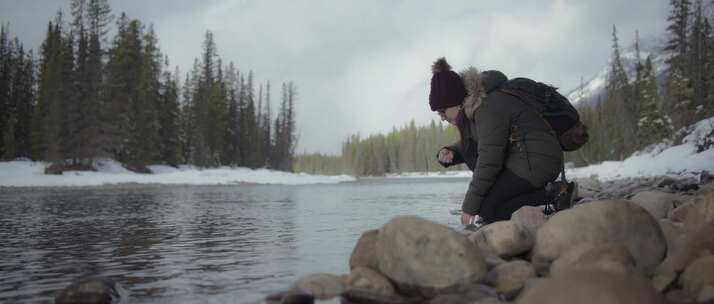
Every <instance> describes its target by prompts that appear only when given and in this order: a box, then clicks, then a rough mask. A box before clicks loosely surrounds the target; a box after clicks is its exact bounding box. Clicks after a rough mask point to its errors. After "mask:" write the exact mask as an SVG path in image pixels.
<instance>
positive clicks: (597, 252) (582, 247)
mask: <svg viewBox="0 0 714 304" xmlns="http://www.w3.org/2000/svg"><path fill="white" fill-rule="evenodd" d="M582 270H593V271H594V270H599V271H611V272H616V273H620V274H629V273H631V272H633V271H634V270H635V259H634V258H633V257H632V254H630V251H629V250H628V249H627V247H625V246H624V245H622V244H619V243H609V244H593V243H580V244H578V245H575V246H573V247H572V248H570V249H568V250H567V251H565V252H564V253H563V254H562V255H560V257H558V259H557V260H555V262H553V264H552V265H551V266H550V275H551V276H558V275H561V274H563V273H566V272H569V271H582Z"/></svg>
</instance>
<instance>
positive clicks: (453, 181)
mask: <svg viewBox="0 0 714 304" xmlns="http://www.w3.org/2000/svg"><path fill="white" fill-rule="evenodd" d="M467 183H468V180H467V179H463V178H442V179H433V178H418V179H383V178H374V179H362V180H359V181H357V182H349V183H341V184H335V185H307V186H274V185H234V186H157V185H143V186H142V185H134V186H110V187H92V188H54V189H50V188H3V189H0V303H51V302H53V299H54V295H55V293H56V292H57V291H58V290H60V289H62V288H64V287H65V286H67V285H68V284H69V283H71V281H72V280H74V279H76V278H78V277H82V276H88V275H102V276H110V277H112V278H114V279H115V280H117V281H118V282H120V283H121V285H122V286H123V287H124V288H125V289H126V290H127V291H128V294H129V296H128V300H129V302H131V303H256V302H258V301H260V299H262V298H263V297H264V296H265V295H267V294H269V293H272V292H276V291H281V290H285V289H286V288H288V287H289V285H290V284H291V283H292V282H293V281H294V280H295V279H296V278H297V277H299V276H301V275H305V274H310V273H314V272H328V273H333V274H345V273H348V272H349V266H348V260H349V256H350V253H351V252H352V249H353V247H354V245H355V243H356V241H357V239H358V238H359V236H360V235H361V233H362V232H364V231H366V230H369V229H373V228H378V227H380V226H381V225H383V224H384V223H385V222H386V221H388V220H389V219H390V218H392V217H394V216H397V215H418V216H421V217H424V218H428V219H431V220H433V221H436V222H439V223H443V224H447V225H449V226H452V227H454V228H458V227H459V224H458V218H457V217H455V216H453V215H450V214H449V210H452V209H458V208H459V207H460V205H461V199H462V198H463V195H464V193H465V191H466V187H467Z"/></svg>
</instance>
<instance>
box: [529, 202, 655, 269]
mask: <svg viewBox="0 0 714 304" xmlns="http://www.w3.org/2000/svg"><path fill="white" fill-rule="evenodd" d="M578 243H595V244H597V243H621V244H623V245H625V246H626V247H627V249H628V250H629V251H630V253H631V254H632V256H633V257H634V258H635V260H636V261H637V265H636V266H637V268H638V269H640V270H641V271H642V272H643V273H646V274H649V273H652V272H653V270H654V268H655V267H656V266H657V265H658V264H659V263H660V262H661V261H662V259H664V257H665V253H666V250H667V244H666V241H665V239H664V235H663V234H662V230H661V229H660V227H659V224H658V223H657V221H656V220H655V219H654V218H653V217H652V216H651V215H650V214H649V212H647V211H646V210H645V209H643V208H642V207H640V206H637V205H635V204H634V203H632V202H629V201H623V200H610V201H595V202H591V203H587V204H581V205H578V206H576V207H574V208H571V209H568V210H564V211H561V212H558V213H556V214H555V215H553V216H552V217H551V218H550V220H549V221H548V222H547V223H545V225H543V226H542V227H541V228H540V229H538V232H537V233H536V242H535V246H534V248H533V252H532V262H533V265H534V266H535V267H536V270H537V271H538V272H539V273H545V272H547V270H548V268H549V266H550V263H551V262H553V261H554V260H556V259H557V258H558V257H560V255H562V254H563V253H564V252H565V251H567V250H568V249H569V248H570V247H572V246H574V245H577V244H578Z"/></svg>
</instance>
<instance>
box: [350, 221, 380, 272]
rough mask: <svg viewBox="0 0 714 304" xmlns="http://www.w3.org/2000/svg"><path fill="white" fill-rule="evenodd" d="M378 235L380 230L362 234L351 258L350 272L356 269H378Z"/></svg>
mask: <svg viewBox="0 0 714 304" xmlns="http://www.w3.org/2000/svg"><path fill="white" fill-rule="evenodd" d="M378 233H379V230H376V229H374V230H369V231H366V232H365V233H362V236H360V238H359V240H358V241H357V245H355V248H354V249H353V250H352V255H351V256H350V270H351V269H354V268H355V267H367V268H371V269H377V267H378V265H377V256H376V245H377V234H378Z"/></svg>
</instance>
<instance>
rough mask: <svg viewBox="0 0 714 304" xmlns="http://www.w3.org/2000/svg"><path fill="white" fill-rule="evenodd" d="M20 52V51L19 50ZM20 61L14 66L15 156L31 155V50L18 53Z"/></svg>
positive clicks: (32, 92) (32, 62) (33, 61)
mask: <svg viewBox="0 0 714 304" xmlns="http://www.w3.org/2000/svg"><path fill="white" fill-rule="evenodd" d="M21 53H22V52H21ZM20 58H21V59H22V60H21V63H19V64H18V65H17V66H16V73H15V75H16V77H17V78H18V79H19V81H18V86H17V87H15V90H16V91H17V100H16V108H15V117H16V118H17V123H16V125H15V147H16V155H15V157H23V158H30V157H32V113H33V111H34V102H35V95H36V94H35V89H34V88H35V81H36V80H35V58H34V55H33V53H32V51H30V52H29V54H27V55H20Z"/></svg>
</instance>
